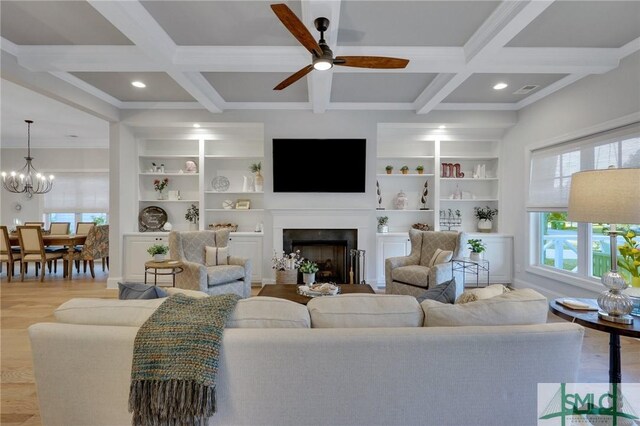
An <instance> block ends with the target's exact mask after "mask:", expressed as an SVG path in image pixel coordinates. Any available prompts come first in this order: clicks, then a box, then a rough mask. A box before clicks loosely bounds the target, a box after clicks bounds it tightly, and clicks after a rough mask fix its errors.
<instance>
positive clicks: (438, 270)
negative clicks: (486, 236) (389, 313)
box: [385, 229, 466, 297]
mask: <svg viewBox="0 0 640 426" xmlns="http://www.w3.org/2000/svg"><path fill="white" fill-rule="evenodd" d="M409 237H410V239H411V254H409V256H403V257H390V258H388V259H386V261H385V281H386V290H385V292H386V293H389V294H408V295H411V296H416V297H419V296H421V295H422V293H424V291H425V290H426V289H428V288H433V287H435V286H436V285H438V284H441V283H443V282H445V281H448V280H450V279H451V278H452V277H454V276H455V279H456V297H458V296H459V295H460V294H462V292H463V291H464V281H463V276H462V272H459V271H456V272H455V275H454V273H453V272H452V268H451V261H450V260H449V261H447V262H444V263H438V264H434V265H433V266H430V262H431V260H432V258H433V255H434V254H435V252H436V250H437V249H441V250H449V251H452V252H453V258H454V259H455V258H460V257H462V254H463V251H464V241H466V237H465V235H464V234H463V233H459V232H445V231H440V232H437V231H418V230H415V229H411V230H410V231H409Z"/></svg>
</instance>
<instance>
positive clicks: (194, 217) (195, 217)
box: [184, 204, 200, 230]
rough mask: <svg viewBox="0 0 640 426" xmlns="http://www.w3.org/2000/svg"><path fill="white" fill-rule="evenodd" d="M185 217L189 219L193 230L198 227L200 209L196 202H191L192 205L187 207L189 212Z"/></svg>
mask: <svg viewBox="0 0 640 426" xmlns="http://www.w3.org/2000/svg"><path fill="white" fill-rule="evenodd" d="M184 218H185V219H187V220H188V221H189V228H190V229H191V228H193V230H197V229H198V221H199V220H200V210H199V209H198V206H196V205H195V204H191V207H189V208H188V209H187V213H186V214H185V215H184Z"/></svg>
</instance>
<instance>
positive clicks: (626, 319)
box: [598, 311, 633, 324]
mask: <svg viewBox="0 0 640 426" xmlns="http://www.w3.org/2000/svg"><path fill="white" fill-rule="evenodd" d="M598 318H600V319H601V320H604V321H609V322H615V323H618V324H633V317H632V316H631V315H609V314H608V313H606V312H604V311H598Z"/></svg>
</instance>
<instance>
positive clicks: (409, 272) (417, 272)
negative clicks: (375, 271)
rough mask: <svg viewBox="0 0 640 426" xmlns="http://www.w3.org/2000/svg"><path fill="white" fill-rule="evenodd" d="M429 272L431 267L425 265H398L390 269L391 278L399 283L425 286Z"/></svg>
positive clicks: (427, 282) (427, 283)
mask: <svg viewBox="0 0 640 426" xmlns="http://www.w3.org/2000/svg"><path fill="white" fill-rule="evenodd" d="M429 272H431V268H429V267H427V266H420V265H407V266H400V267H398V268H394V269H393V270H392V271H391V279H392V280H393V281H397V282H400V283H405V284H411V285H415V286H418V287H424V288H427V286H428V285H429Z"/></svg>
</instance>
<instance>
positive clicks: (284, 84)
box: [273, 65, 313, 90]
mask: <svg viewBox="0 0 640 426" xmlns="http://www.w3.org/2000/svg"><path fill="white" fill-rule="evenodd" d="M312 70H313V65H307V66H306V67H304V68H302V69H301V70H300V71H298V72H297V73H295V74H291V75H290V76H289V77H287V78H285V79H284V80H282V82H281V83H280V84H278V85H277V86H276V87H274V88H273V90H282V89H284V88H285V87H287V86H290V85H291V84H293V83H295V82H296V81H298V80H300V79H301V78H302V77H304V76H305V75H307V74H309V73H310V72H311V71H312Z"/></svg>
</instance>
